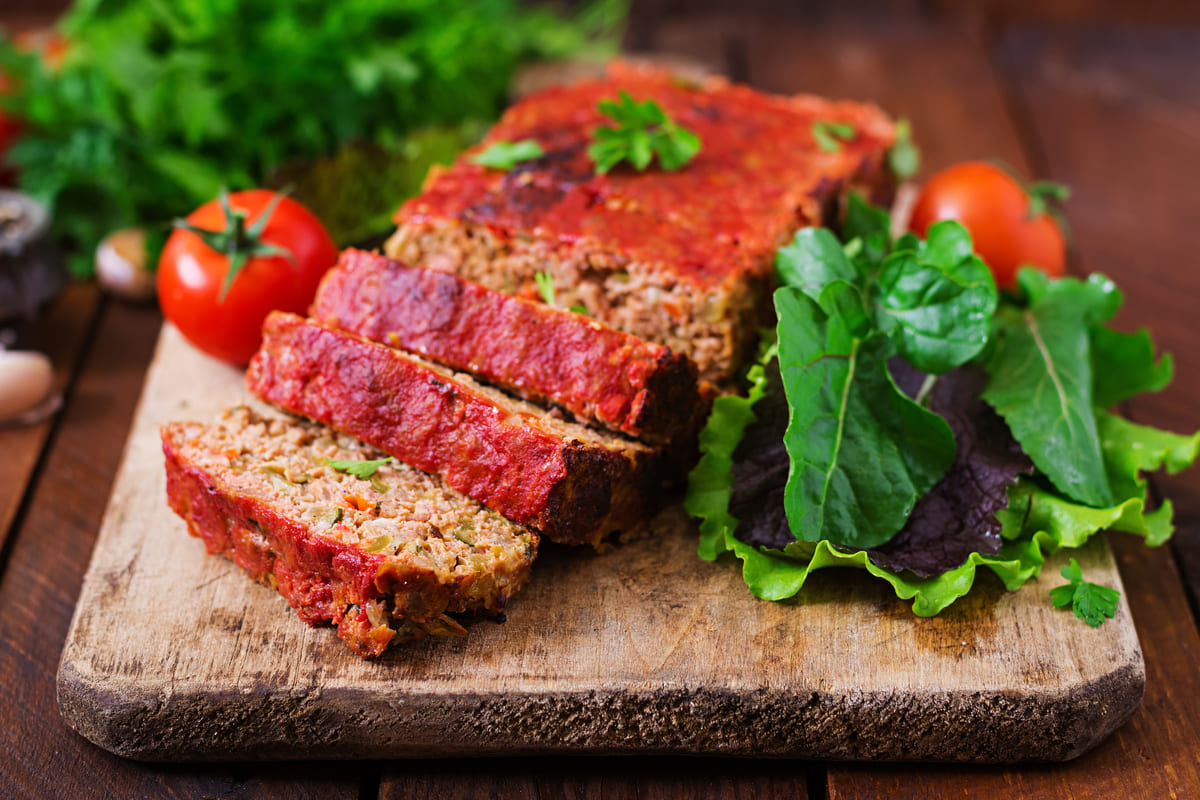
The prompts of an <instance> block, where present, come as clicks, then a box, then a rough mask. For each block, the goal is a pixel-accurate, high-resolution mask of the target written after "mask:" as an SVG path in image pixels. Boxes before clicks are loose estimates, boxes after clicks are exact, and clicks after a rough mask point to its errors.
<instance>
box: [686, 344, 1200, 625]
mask: <svg viewBox="0 0 1200 800" xmlns="http://www.w3.org/2000/svg"><path fill="white" fill-rule="evenodd" d="M764 361H767V362H768V363H769V357H767V358H764ZM760 367H761V364H760ZM894 371H895V372H896V375H897V384H898V385H899V386H901V388H903V389H904V390H905V391H906V392H909V393H911V392H913V391H915V383H914V378H913V374H905V373H904V371H903V369H899V368H894ZM914 374H915V373H914ZM752 377H753V382H752V388H751V397H750V398H742V397H730V398H723V399H726V403H725V405H726V406H728V407H730V408H734V407H736V408H737V409H738V412H737V415H734V416H737V417H738V420H737V423H738V424H735V425H733V426H729V425H727V424H726V423H727V422H728V421H729V419H730V415H729V414H728V413H726V414H724V415H722V416H720V417H717V416H714V418H713V419H714V420H717V422H718V423H719V424H716V425H713V424H711V422H710V426H709V429H707V430H706V432H705V435H704V436H703V437H702V441H704V442H706V444H704V445H702V447H703V448H705V453H704V457H703V458H702V459H701V462H700V465H698V466H697V468H696V470H695V471H693V473H692V482H691V484H690V485H689V490H688V498H687V505H686V507H687V509H688V511H689V513H692V514H693V515H694V516H697V517H699V518H700V519H701V531H702V544H701V555H703V556H704V557H705V558H707V559H708V560H715V559H716V558H717V557H718V556H719V555H720V554H722V553H724V552H729V551H732V552H733V553H734V554H735V555H736V556H737V557H738V558H740V559H741V560H742V562H743V565H742V576H743V579H744V580H745V581H746V584H747V586H748V587H749V589H750V591H751V592H752V593H753V594H754V595H755V596H756V597H760V598H762V599H764V600H783V599H785V598H788V597H792V596H794V595H795V594H796V593H797V592H799V591H800V589H801V588H802V587H803V586H804V583H805V581H806V580H807V578H808V576H809V575H811V574H812V572H813V571H814V570H817V569H821V568H823V567H835V566H838V567H857V568H860V569H864V570H866V571H867V572H868V573H870V574H871V575H874V576H875V577H877V578H880V579H881V580H884V581H887V582H888V584H889V585H891V587H892V589H893V591H895V593H896V596H897V597H899V598H901V599H904V600H912V609H913V613H915V614H916V615H918V616H923V617H927V616H933V615H935V614H937V613H939V612H940V611H942V610H943V609H944V608H946V607H947V606H948V605H950V604H951V603H953V602H954V601H955V600H957V599H958V598H959V597H962V596H963V595H965V594H966V593H967V592H968V591H970V589H971V586H972V585H973V584H974V581H975V574H976V571H977V569H978V568H979V567H987V568H988V569H990V570H991V571H992V572H993V573H995V574H996V575H997V576H998V577H999V578H1000V580H1001V581H1002V582H1003V583H1004V585H1005V587H1006V588H1007V589H1009V590H1010V591H1012V590H1015V589H1017V588H1019V587H1020V586H1021V585H1022V584H1023V583H1025V582H1026V581H1028V580H1029V579H1030V578H1032V577H1033V576H1035V575H1037V574H1038V572H1039V571H1040V570H1041V567H1042V564H1043V563H1044V561H1045V559H1046V557H1047V556H1048V555H1050V554H1051V553H1054V552H1055V551H1057V550H1059V549H1060V548H1063V547H1081V546H1083V545H1084V544H1086V543H1087V541H1088V539H1090V538H1091V536H1093V535H1094V534H1095V533H1097V532H1098V531H1101V530H1107V529H1111V530H1118V531H1124V532H1127V533H1132V534H1135V535H1138V536H1142V537H1144V539H1145V540H1146V543H1147V544H1148V545H1158V544H1162V543H1163V542H1165V541H1166V540H1167V539H1169V538H1170V536H1171V533H1172V523H1171V516H1172V507H1171V504H1170V502H1168V501H1164V502H1163V503H1162V505H1161V506H1159V507H1158V508H1157V509H1155V510H1153V511H1149V512H1148V511H1147V510H1146V507H1147V504H1146V495H1145V493H1144V485H1145V484H1144V482H1143V479H1142V478H1141V475H1140V472H1141V471H1142V470H1149V469H1158V468H1161V467H1165V468H1166V469H1167V470H1168V471H1171V472H1174V471H1178V470H1180V469H1183V468H1185V467H1187V466H1190V465H1191V464H1192V463H1193V462H1194V461H1195V459H1196V457H1197V452H1198V451H1200V433H1198V434H1196V435H1194V436H1191V437H1186V436H1179V435H1177V434H1168V433H1164V432H1162V431H1157V430H1155V429H1153V428H1146V427H1145V426H1139V425H1133V424H1132V423H1128V422H1126V421H1124V420H1120V419H1119V418H1114V419H1107V418H1106V416H1107V415H1102V416H1101V417H1100V418H1099V425H1100V429H1101V431H1102V438H1103V439H1104V442H1105V447H1104V452H1105V456H1106V463H1107V465H1108V471H1109V473H1110V475H1115V474H1125V475H1127V476H1128V475H1130V474H1132V475H1133V476H1134V477H1133V478H1130V479H1129V481H1130V482H1127V483H1125V484H1124V486H1126V487H1128V486H1130V485H1132V486H1135V487H1139V486H1140V487H1143V493H1142V494H1139V495H1138V496H1136V497H1128V498H1125V499H1124V500H1123V501H1122V502H1121V503H1119V504H1117V505H1114V506H1111V507H1108V508H1091V507H1088V506H1085V505H1081V504H1079V503H1076V502H1074V501H1072V500H1069V499H1067V498H1065V497H1063V496H1062V495H1060V494H1058V493H1057V492H1056V491H1055V490H1054V489H1053V488H1051V487H1049V486H1048V485H1044V484H1043V483H1041V482H1039V480H1038V479H1035V478H1030V477H1028V476H1022V477H1020V478H1019V479H1018V481H1017V483H1016V485H1015V486H1011V487H1009V488H1008V491H1007V507H1006V508H1004V509H1001V510H999V511H997V512H996V514H995V516H996V519H997V521H998V522H999V523H1000V525H1001V528H1000V545H999V547H998V548H996V549H995V550H994V552H992V553H990V554H988V553H980V552H972V553H970V554H969V555H968V556H967V558H966V560H965V561H963V562H961V563H960V564H958V565H956V566H954V567H953V568H952V569H948V570H946V571H945V572H942V573H941V574H937V575H930V576H927V577H921V576H918V575H916V574H915V573H914V572H912V571H911V570H898V569H889V568H888V567H886V566H883V565H881V564H879V563H876V562H875V561H874V560H873V556H872V554H870V553H868V551H866V550H857V551H848V550H844V549H839V548H838V547H837V546H835V545H833V544H832V543H830V542H828V541H821V542H801V541H795V540H791V541H787V539H785V538H784V537H785V536H786V537H788V538H790V532H788V531H787V530H786V528H784V529H782V531H781V529H779V528H778V527H777V526H776V527H772V526H771V525H770V524H762V525H760V526H755V525H750V526H749V527H747V526H742V529H741V530H738V529H739V521H738V519H737V518H736V516H734V514H732V513H731V509H732V508H733V507H734V504H736V507H737V508H738V509H741V510H743V513H744V514H746V516H747V518H748V520H750V519H754V517H753V515H751V514H749V513H748V510H750V509H753V508H754V507H756V505H757V506H759V507H761V506H763V505H766V503H767V502H769V501H764V500H760V501H757V504H756V501H754V500H753V499H752V497H753V495H754V493H755V492H766V493H769V492H771V491H773V490H772V489H771V488H770V487H768V486H766V485H765V482H764V483H760V484H758V486H757V487H756V488H755V492H750V491H746V492H745V493H743V488H742V487H746V488H747V489H749V487H751V482H749V481H743V482H742V486H740V487H739V488H738V490H737V492H736V493H735V491H734V486H733V484H734V474H735V470H738V471H739V472H744V473H749V472H752V471H753V470H752V469H751V468H749V467H747V468H746V469H745V470H744V471H743V470H742V467H741V465H740V464H738V465H737V466H735V463H736V462H735V460H734V456H735V454H736V455H737V456H738V457H739V459H740V456H741V455H742V453H741V452H738V451H739V449H740V448H739V441H740V440H741V439H742V434H743V431H745V434H746V436H747V437H759V436H762V437H764V438H766V439H770V438H771V437H773V436H775V435H776V434H773V433H770V432H769V431H770V425H769V424H768V423H766V422H763V423H762V424H761V425H759V424H755V425H751V424H750V422H752V421H753V420H754V419H755V417H756V415H761V416H763V417H764V420H765V419H766V416H767V414H766V412H767V410H768V409H769V403H768V400H767V399H766V398H767V397H769V396H770V391H769V375H768V373H767V372H766V371H765V370H763V369H761V368H756V369H755V370H753V371H752ZM958 385H962V386H967V385H969V382H967V381H964V382H962V384H958V383H957V382H951V383H949V384H948V385H947V387H945V388H943V389H942V390H941V391H940V392H938V391H935V393H934V394H935V395H942V393H951V394H952V393H953V392H951V389H953V388H954V387H956V386H958ZM775 391H778V389H776V390H775ZM938 402H939V403H940V402H946V400H945V399H944V397H943V399H938ZM759 403H762V404H763V405H761V406H760V405H759ZM1114 420H1115V421H1114ZM779 424H780V423H779V422H776V423H775V426H776V428H778V426H779ZM952 424H957V423H952ZM747 428H749V429H747ZM747 450H748V451H752V450H753V447H752V446H751V445H749V444H748V445H747ZM740 460H741V461H743V462H746V463H748V459H740ZM764 463H766V462H764V461H762V460H759V461H758V464H759V465H760V466H761V465H762V464H764ZM1131 470H1132V472H1131ZM1114 485H1117V486H1120V485H1122V484H1121V483H1120V482H1119V481H1117V480H1115V479H1114ZM761 519H762V520H769V519H770V517H769V516H766V515H764V516H762V517H761ZM779 519H782V515H778V516H777V517H776V520H779ZM735 530H737V531H738V536H741V537H742V538H745V539H756V540H760V541H761V542H762V543H763V545H765V546H762V545H759V546H756V545H755V544H750V543H748V542H747V541H743V540H742V538H738V536H735V535H734V531H735ZM772 544H774V545H776V546H772ZM779 544H783V545H784V546H783V547H782V548H780V547H778V545H779Z"/></svg>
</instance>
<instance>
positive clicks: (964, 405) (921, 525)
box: [729, 359, 1032, 577]
mask: <svg viewBox="0 0 1200 800" xmlns="http://www.w3.org/2000/svg"><path fill="white" fill-rule="evenodd" d="M889 367H890V368H891V370H892V371H893V374H894V377H895V379H896V383H897V385H898V386H900V387H901V388H902V389H903V390H904V391H905V392H906V393H908V394H915V393H916V390H917V388H918V387H919V386H920V383H921V377H922V376H921V373H918V372H916V371H915V370H913V369H912V368H910V367H907V365H905V364H904V362H902V361H901V360H899V359H893V360H892V361H891V362H890V364H889ZM985 381H986V376H985V375H983V374H982V373H981V372H979V371H977V370H968V369H958V370H954V371H952V372H948V373H946V374H945V375H943V376H941V377H940V378H939V379H938V381H937V383H936V385H935V387H934V390H933V392H932V393H931V395H930V408H931V409H932V410H933V411H936V412H937V413H939V414H940V415H942V416H943V417H944V418H945V419H946V421H947V422H949V424H950V428H951V430H953V431H954V438H955V440H956V442H957V443H958V450H957V454H956V457H955V461H954V464H953V465H952V466H951V467H950V469H949V470H948V471H947V473H946V475H945V476H944V477H943V478H942V479H941V481H939V482H938V484H937V485H936V486H934V488H933V489H932V490H930V491H929V492H928V493H927V494H926V495H925V496H924V497H923V498H921V500H919V501H918V502H917V504H916V506H915V507H914V508H913V511H912V513H911V514H910V515H909V518H908V521H907V522H906V523H905V525H904V527H903V528H902V529H901V530H900V532H899V533H897V534H896V535H895V536H894V537H893V538H892V539H891V541H889V542H886V543H885V544H882V545H879V546H877V547H874V548H870V549H868V550H867V552H868V553H869V555H870V557H871V560H872V561H873V562H874V563H875V564H877V565H878V566H880V567H885V568H888V569H892V570H896V571H899V570H904V569H907V570H910V571H911V572H913V573H915V574H916V575H918V576H920V577H929V576H931V575H937V574H939V573H943V572H946V571H947V570H950V569H952V568H954V567H958V566H960V565H962V564H963V563H964V562H966V561H967V559H968V557H969V556H970V554H971V553H980V554H982V555H988V556H994V555H996V554H997V553H998V552H999V550H1000V546H1001V539H1000V523H999V521H998V520H997V519H996V517H995V512H996V511H998V510H1000V509H1002V508H1004V507H1005V505H1007V496H1006V490H1007V489H1008V487H1009V486H1011V485H1013V484H1014V483H1015V482H1016V479H1017V475H1018V473H1021V472H1028V471H1029V470H1030V469H1031V467H1032V465H1031V464H1030V462H1029V459H1027V458H1026V457H1025V456H1024V455H1023V454H1022V453H1021V451H1020V448H1019V447H1018V446H1017V444H1016V442H1015V441H1014V440H1013V438H1012V436H1011V434H1009V432H1008V427H1007V426H1006V425H1005V424H1004V421H1003V420H1001V419H1000V418H999V417H998V416H997V415H996V414H995V412H993V411H992V410H991V409H990V408H989V407H988V406H987V404H986V403H984V402H983V401H982V400H981V399H980V396H979V395H980V392H981V391H982V389H983V385H984V383H985ZM754 413H755V416H756V417H757V420H756V421H755V422H754V423H753V424H751V425H750V426H749V427H748V428H747V429H746V431H745V434H744V436H743V439H742V442H741V444H740V445H739V447H738V449H737V451H736V453H735V454H734V458H733V464H732V473H733V486H732V488H731V494H730V501H729V512H730V513H731V514H732V515H733V517H734V518H735V519H737V520H739V521H740V522H739V524H738V525H737V526H736V528H735V533H734V536H735V537H736V538H737V539H738V540H740V541H742V542H744V543H746V544H750V545H753V546H755V547H759V548H767V549H773V550H785V549H786V548H788V547H790V546H793V545H794V544H795V543H796V539H795V536H793V535H792V532H791V530H790V529H789V527H788V522H787V518H786V516H785V515H784V514H783V510H782V501H783V491H784V484H785V482H786V479H787V470H788V460H787V452H786V450H785V449H784V448H783V446H782V443H781V441H780V439H781V437H782V434H783V430H784V429H785V428H786V426H787V413H788V409H787V402H786V400H785V399H784V398H783V391H782V388H781V386H780V381H779V373H778V368H777V367H775V366H774V365H773V364H772V365H770V366H768V368H767V387H766V391H765V392H764V393H763V397H762V400H761V401H759V402H758V403H757V404H756V405H755V407H754ZM839 549H841V550H844V551H846V552H852V551H853V550H852V549H851V548H843V547H839Z"/></svg>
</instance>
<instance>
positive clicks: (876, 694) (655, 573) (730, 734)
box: [59, 325, 1143, 761]
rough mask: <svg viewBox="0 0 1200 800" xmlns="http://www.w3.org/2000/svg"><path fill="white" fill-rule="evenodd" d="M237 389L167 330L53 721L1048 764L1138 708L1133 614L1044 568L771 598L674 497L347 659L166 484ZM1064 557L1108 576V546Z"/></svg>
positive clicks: (454, 748)
mask: <svg viewBox="0 0 1200 800" xmlns="http://www.w3.org/2000/svg"><path fill="white" fill-rule="evenodd" d="M242 396H243V391H242V386H241V375H240V373H239V372H238V371H236V370H234V369H232V368H230V367H227V366H225V365H222V364H219V363H216V362H214V361H212V360H210V359H208V358H206V357H204V356H202V355H200V354H199V353H197V352H196V351H195V350H193V349H192V348H190V347H188V346H187V345H186V344H185V343H184V342H183V341H182V339H180V338H179V336H178V334H177V333H176V332H175V330H174V329H173V328H172V327H170V326H169V325H168V326H166V327H165V328H164V333H163V337H162V339H161V340H160V344H159V350H158V353H157V356H156V358H155V361H154V363H153V364H152V366H151V368H150V372H149V377H148V379H147V384H146V391H145V394H144V396H143V401H142V405H141V407H140V409H139V411H138V415H137V417H136V419H135V421H134V424H133V428H132V432H131V434H130V438H129V443H128V446H127V452H126V458H125V461H124V465H123V467H122V471H121V473H120V475H119V476H118V478H117V483H116V486H115V488H114V491H113V500H112V503H111V505H110V507H109V509H108V512H107V515H106V517H105V521H104V524H103V527H102V529H101V532H100V537H99V540H98V542H97V546H96V550H95V554H94V557H93V561H92V564H91V566H90V568H89V570H88V574H87V576H86V578H85V580H84V585H83V589H82V592H81V596H80V601H79V604H78V609H77V612H76V616H75V619H74V622H73V625H72V627H71V630H70V632H69V634H68V637H67V643H66V646H65V648H64V650H63V657H62V666H61V668H60V672H59V704H60V707H61V708H62V711H63V714H64V716H65V717H66V719H67V720H68V721H69V722H70V724H71V725H73V726H74V727H75V728H76V729H77V730H79V731H80V732H81V733H83V734H84V735H85V736H87V737H88V738H90V739H92V740H93V741H95V742H97V743H98V744H100V745H101V746H103V747H105V748H108V749H111V750H113V751H115V752H118V753H121V754H123V755H128V756H133V757H137V758H143V759H192V758H200V759H204V758H210V759H211V758H246V757H249V756H251V755H254V756H257V757H271V758H303V757H314V756H318V757H319V756H333V757H369V756H428V755H465V754H474V755H481V754H496V755H499V754H521V753H549V752H554V753H577V754H584V753H595V754H600V753H672V752H675V753H713V754H731V755H757V756H767V755H776V756H792V757H797V756H799V757H836V758H850V759H853V758H885V759H886V758H892V759H896V758H901V759H928V758H935V759H941V760H985V761H1007V760H1016V759H1024V758H1039V759H1061V758H1070V757H1073V756H1075V755H1077V754H1078V753H1079V752H1082V751H1083V750H1085V749H1087V748H1089V747H1091V746H1093V745H1094V744H1096V743H1097V742H1098V741H1099V740H1100V739H1102V738H1103V737H1104V736H1105V735H1107V734H1108V733H1109V732H1111V731H1112V730H1113V729H1114V728H1115V727H1116V726H1117V725H1119V724H1120V723H1121V722H1123V721H1124V720H1125V719H1126V718H1127V717H1128V715H1129V714H1130V713H1132V711H1133V709H1134V707H1136V705H1137V703H1138V702H1139V701H1140V699H1141V692H1142V680H1143V675H1142V665H1141V653H1140V651H1139V649H1138V645H1137V639H1136V635H1135V633H1134V630H1133V627H1132V626H1131V625H1130V624H1129V619H1128V616H1127V611H1126V610H1125V609H1124V608H1122V609H1121V610H1120V611H1119V612H1118V617H1117V620H1116V621H1115V622H1114V623H1111V624H1109V625H1106V626H1105V627H1104V628H1103V629H1102V630H1101V631H1099V632H1095V631H1092V630H1091V629H1088V628H1087V627H1086V626H1082V625H1079V624H1077V623H1076V622H1074V621H1073V620H1072V619H1071V618H1070V616H1069V615H1066V614H1062V613H1059V612H1057V611H1055V610H1054V609H1053V608H1051V607H1050V606H1049V604H1047V603H1045V602H1044V601H1043V598H1042V593H1043V592H1045V591H1046V590H1047V588H1048V587H1049V585H1051V584H1052V583H1054V582H1055V578H1054V577H1053V576H1054V574H1055V572H1056V571H1057V569H1056V567H1055V562H1054V561H1053V560H1052V562H1051V564H1050V569H1048V570H1047V571H1046V575H1045V576H1044V577H1043V579H1042V580H1040V581H1037V582H1034V583H1033V585H1032V586H1030V588H1028V589H1026V590H1025V591H1022V592H1017V593H1011V594H1010V593H1004V592H1001V591H997V590H996V586H997V584H996V583H994V582H992V581H990V580H989V579H982V580H981V581H980V582H981V584H982V586H981V587H979V590H978V591H977V592H976V593H974V594H972V595H971V596H970V597H969V598H967V599H965V600H963V601H961V602H960V603H959V604H957V605H955V606H954V607H953V608H952V609H951V610H949V611H947V612H945V613H943V614H942V615H941V616H940V617H938V618H935V619H919V618H916V617H914V616H913V615H912V614H911V612H910V611H909V609H908V608H907V607H906V605H905V604H903V603H901V602H900V601H898V600H896V599H895V598H894V597H890V596H889V593H888V590H887V587H886V586H884V585H883V584H879V583H876V582H873V581H871V580H870V579H869V578H868V577H867V576H866V575H865V574H859V573H855V572H842V571H831V574H824V575H820V576H819V577H818V578H817V579H816V580H814V581H813V582H812V584H811V585H810V586H809V587H806V591H805V592H804V593H803V595H802V597H801V598H800V601H799V602H798V603H796V604H775V603H764V602H760V601H757V600H755V599H754V598H753V597H752V596H751V595H750V594H749V593H748V592H747V591H746V590H745V588H744V586H743V585H742V581H741V575H740V572H739V571H738V570H737V569H736V568H734V567H733V566H732V565H729V564H724V565H718V566H713V565H710V564H707V563H706V562H703V561H701V560H699V559H698V558H697V557H696V556H695V555H694V550H695V541H696V538H695V537H696V534H695V529H694V527H693V526H692V524H691V523H690V522H689V521H688V520H687V519H686V517H684V516H683V515H682V512H681V511H680V510H679V509H678V507H674V508H672V509H671V510H669V511H668V512H666V513H664V514H663V515H661V516H660V517H659V518H658V519H657V520H656V521H655V523H654V525H653V526H652V527H653V529H654V530H653V535H652V536H651V537H650V538H648V539H645V540H642V541H639V542H635V543H632V544H628V545H624V546H620V547H614V548H612V549H611V551H610V552H607V553H604V554H597V553H595V552H593V551H591V550H587V549H581V548H575V549H571V548H566V547H561V546H560V547H554V546H546V547H544V549H543V552H542V556H541V558H540V559H539V562H538V564H537V565H536V568H535V579H534V581H533V584H532V585H531V586H530V587H529V588H528V589H527V590H526V591H525V593H523V594H522V595H520V596H518V597H517V598H516V599H515V600H514V601H513V603H512V604H511V605H510V609H509V614H508V621H507V622H506V623H504V624H503V625H498V624H496V623H492V622H479V623H477V624H474V625H472V626H471V629H470V636H468V637H466V638H465V639H458V640H453V641H447V640H426V641H424V642H420V643H417V644H415V645H413V646H409V647H405V648H402V649H400V650H397V651H392V652H391V653H390V654H389V655H387V656H386V657H384V658H382V659H380V660H379V661H378V662H368V661H363V660H361V659H358V658H356V657H354V656H353V655H351V654H350V653H349V651H348V650H347V649H346V648H345V647H344V646H343V645H342V644H341V642H340V641H339V640H337V638H336V637H335V636H334V635H333V632H332V631H330V630H328V629H313V628H309V627H307V626H305V625H303V624H301V623H299V622H298V621H297V620H296V619H295V618H294V616H292V615H289V614H287V613H285V611H284V603H283V601H282V599H281V598H279V597H278V596H277V595H276V594H274V593H273V592H271V591H270V590H268V589H266V588H264V587H262V586H258V585H256V584H252V583H250V582H249V581H248V580H247V579H246V578H245V577H244V576H243V575H242V574H241V572H240V571H239V570H238V569H237V568H236V567H234V566H233V565H232V564H230V563H229V562H227V561H225V560H223V559H219V558H215V557H206V556H205V555H204V554H203V547H202V546H201V544H200V542H199V541H197V540H194V539H190V538H188V537H187V536H186V534H185V527H184V525H183V522H182V521H181V520H179V519H178V518H176V517H175V516H174V515H173V514H172V513H171V512H170V511H169V510H168V508H167V506H166V504H165V502H164V500H163V498H164V493H165V489H164V479H163V471H162V457H161V451H160V448H161V446H160V443H159V439H158V426H159V425H160V424H162V423H163V422H166V421H168V420H171V419H179V418H199V419H207V418H212V417H215V415H216V413H218V411H219V410H220V409H221V408H223V407H225V406H227V405H230V404H232V403H235V402H238V401H239V400H240V399H242ZM1078 555H1079V558H1080V561H1081V562H1082V563H1083V564H1084V568H1085V569H1086V570H1088V571H1089V574H1092V575H1096V576H1098V579H1100V580H1104V581H1106V582H1108V583H1112V584H1116V585H1119V577H1118V576H1117V574H1116V571H1115V565H1114V564H1113V562H1112V559H1111V555H1110V553H1109V551H1108V550H1107V548H1106V547H1105V546H1104V545H1103V543H1101V542H1097V543H1096V544H1095V545H1094V546H1091V547H1088V548H1086V549H1084V550H1082V551H1080V553H1079V554H1078ZM164 598H170V602H164ZM1098 645H1102V646H1101V647H1098ZM902 734H903V735H902Z"/></svg>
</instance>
